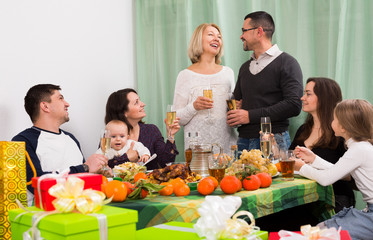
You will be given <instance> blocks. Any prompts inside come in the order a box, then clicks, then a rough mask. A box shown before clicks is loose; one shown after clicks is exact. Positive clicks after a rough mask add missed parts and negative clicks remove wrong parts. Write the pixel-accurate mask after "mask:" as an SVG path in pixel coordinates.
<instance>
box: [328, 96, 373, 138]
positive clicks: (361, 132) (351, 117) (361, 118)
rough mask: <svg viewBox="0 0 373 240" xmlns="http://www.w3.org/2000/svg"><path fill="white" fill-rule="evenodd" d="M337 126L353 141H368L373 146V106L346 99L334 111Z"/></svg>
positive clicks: (358, 100) (360, 100)
mask: <svg viewBox="0 0 373 240" xmlns="http://www.w3.org/2000/svg"><path fill="white" fill-rule="evenodd" d="M334 113H335V116H336V117H337V119H338V122H339V124H340V125H341V126H342V127H343V128H344V129H345V130H346V132H347V134H348V135H349V136H350V137H351V138H352V139H353V140H355V141H358V142H360V141H368V142H370V143H371V144H372V145H373V121H372V119H373V106H372V104H370V103H369V102H368V101H366V100H362V99H348V100H344V101H342V102H340V103H338V104H337V106H336V107H335V110H334Z"/></svg>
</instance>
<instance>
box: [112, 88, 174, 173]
mask: <svg viewBox="0 0 373 240" xmlns="http://www.w3.org/2000/svg"><path fill="white" fill-rule="evenodd" d="M144 107H145V104H144V103H143V102H141V100H140V98H139V96H138V95H137V92H136V91H135V90H134V89H131V88H126V89H121V90H118V91H116V92H113V93H112V94H111V95H110V96H109V98H108V100H107V103H106V116H105V124H107V123H108V122H110V121H111V120H121V121H123V122H125V123H126V124H127V126H128V130H129V139H132V140H134V141H138V142H141V143H142V144H143V145H144V146H145V147H147V148H148V149H149V151H150V153H151V155H153V154H154V153H156V154H157V158H156V159H154V160H153V161H152V162H150V163H149V164H147V165H146V167H147V169H148V170H151V169H157V168H163V167H165V166H166V163H169V162H175V157H176V155H177V154H179V152H178V151H177V149H176V145H175V140H174V135H175V134H176V133H177V132H178V131H179V130H180V125H179V118H176V120H175V121H174V123H173V125H171V127H168V125H167V124H166V126H167V136H171V137H169V138H168V139H167V141H166V143H165V142H164V139H163V136H162V134H161V132H160V131H159V129H158V127H157V126H155V125H154V124H145V123H143V122H142V119H143V118H144V117H145V116H146V113H145V110H144ZM138 157H139V156H138V153H137V151H135V150H133V148H132V147H131V148H130V149H129V150H128V151H127V153H125V154H124V155H122V156H118V157H115V158H114V159H112V160H110V161H109V162H108V165H109V167H111V168H112V167H114V166H115V165H118V164H121V163H124V162H128V161H131V162H133V161H136V160H137V159H138Z"/></svg>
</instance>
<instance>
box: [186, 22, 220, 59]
mask: <svg viewBox="0 0 373 240" xmlns="http://www.w3.org/2000/svg"><path fill="white" fill-rule="evenodd" d="M208 26H211V27H214V28H216V29H217V30H218V31H219V33H220V34H221V31H220V28H219V26H218V25H216V24H215V23H202V24H201V25H199V26H198V27H197V28H196V29H195V30H194V32H193V35H192V38H191V39H190V42H189V47H188V57H189V59H190V61H192V63H197V62H199V61H200V60H201V59H200V58H201V55H202V53H203V47H202V35H203V31H205V29H206V28H207V27H208ZM223 53H224V49H223V38H221V46H220V51H219V53H218V54H217V55H216V56H215V63H216V64H220V63H221V57H222V56H223Z"/></svg>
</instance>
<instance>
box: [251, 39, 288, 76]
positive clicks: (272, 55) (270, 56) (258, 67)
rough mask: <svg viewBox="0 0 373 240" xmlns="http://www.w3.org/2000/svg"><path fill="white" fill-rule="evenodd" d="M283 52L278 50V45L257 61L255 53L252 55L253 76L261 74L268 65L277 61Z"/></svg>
mask: <svg viewBox="0 0 373 240" xmlns="http://www.w3.org/2000/svg"><path fill="white" fill-rule="evenodd" d="M281 53H282V51H281V50H280V49H279V48H278V46H277V44H275V45H273V46H272V47H271V48H270V49H268V50H267V51H265V52H264V53H263V54H261V55H260V56H259V57H258V59H255V55H254V53H253V54H252V55H251V58H252V61H251V62H250V72H251V74H253V75H256V74H258V73H260V71H262V70H263V69H264V68H265V67H266V66H267V65H268V64H270V63H271V62H272V61H273V60H275V59H276V58H277V57H278V56H279V55H280V54H281Z"/></svg>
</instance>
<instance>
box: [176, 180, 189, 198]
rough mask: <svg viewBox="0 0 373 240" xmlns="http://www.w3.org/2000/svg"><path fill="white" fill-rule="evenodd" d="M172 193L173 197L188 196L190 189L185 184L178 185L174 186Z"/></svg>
mask: <svg viewBox="0 0 373 240" xmlns="http://www.w3.org/2000/svg"><path fill="white" fill-rule="evenodd" d="M174 193H175V196H177V197H181V196H188V195H189V193H190V188H189V186H188V185H187V184H185V183H184V184H179V185H177V186H174Z"/></svg>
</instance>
